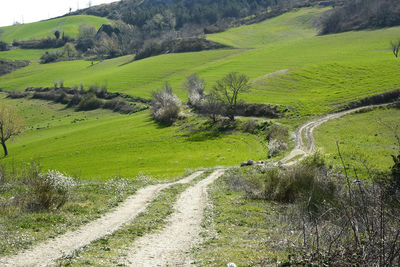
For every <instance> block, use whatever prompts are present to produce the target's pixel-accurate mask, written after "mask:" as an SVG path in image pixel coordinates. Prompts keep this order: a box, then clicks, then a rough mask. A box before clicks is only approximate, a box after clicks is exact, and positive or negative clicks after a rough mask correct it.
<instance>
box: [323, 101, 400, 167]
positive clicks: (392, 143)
mask: <svg viewBox="0 0 400 267" xmlns="http://www.w3.org/2000/svg"><path fill="white" fill-rule="evenodd" d="M380 122H383V123H385V124H387V125H390V126H392V127H395V126H396V125H397V126H399V125H400V110H399V109H377V110H374V111H370V112H366V113H360V114H352V115H347V116H345V117H343V118H340V119H336V120H333V121H330V122H327V123H326V124H323V125H322V126H320V127H319V128H317V130H316V133H315V139H316V144H317V146H318V147H319V148H320V149H321V151H322V152H323V153H326V154H328V155H329V158H330V159H331V160H332V161H334V162H335V163H339V159H338V156H337V155H338V153H337V147H336V141H338V142H339V144H340V147H341V151H342V153H344V156H345V160H346V162H352V163H356V164H357V161H358V160H360V159H361V160H366V161H367V162H368V164H369V165H370V167H372V169H374V168H377V169H379V170H385V171H386V170H388V169H389V167H391V166H392V165H393V161H392V158H391V155H392V154H395V153H396V151H395V149H396V139H395V137H394V135H393V133H392V132H391V131H390V130H389V129H388V128H387V127H385V126H384V125H382V124H381V123H380ZM398 130H399V129H398ZM398 134H399V133H398ZM335 159H336V160H335ZM357 165H359V164H357Z"/></svg>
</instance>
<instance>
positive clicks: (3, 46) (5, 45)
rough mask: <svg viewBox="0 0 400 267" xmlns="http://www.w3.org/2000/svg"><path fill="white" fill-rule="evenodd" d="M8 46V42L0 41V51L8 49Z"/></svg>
mask: <svg viewBox="0 0 400 267" xmlns="http://www.w3.org/2000/svg"><path fill="white" fill-rule="evenodd" d="M10 48H11V47H10V45H9V44H8V43H6V42H3V41H0V51H8V50H10Z"/></svg>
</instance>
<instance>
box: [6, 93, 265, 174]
mask: <svg viewBox="0 0 400 267" xmlns="http://www.w3.org/2000/svg"><path fill="white" fill-rule="evenodd" d="M2 101H4V102H7V103H9V104H12V105H15V106H17V108H18V109H19V110H20V112H21V114H23V115H24V117H25V119H26V124H27V130H26V131H25V132H24V133H23V134H22V135H20V136H18V137H17V138H16V139H14V140H13V142H11V143H10V144H9V152H10V155H9V157H7V158H6V159H5V160H3V161H4V162H5V163H7V164H14V165H16V166H18V165H19V164H20V163H24V162H29V161H31V160H39V161H40V163H41V164H42V166H43V167H44V168H45V169H48V168H50V169H57V170H60V171H65V172H66V173H69V174H75V175H78V176H81V177H83V178H98V179H108V178H110V177H112V176H115V175H120V176H123V177H134V176H136V175H137V174H138V173H140V172H142V173H145V174H151V175H154V176H159V177H164V178H165V177H176V176H179V175H182V174H184V172H185V170H186V169H191V168H193V169H194V168H199V167H210V166H215V165H236V164H238V163H239V162H241V161H244V160H248V159H250V158H252V159H262V158H265V156H266V151H265V147H264V145H263V144H262V143H261V142H260V140H258V138H257V137H255V136H251V135H248V134H240V133H231V134H226V135H220V136H219V135H218V134H217V135H215V134H213V133H210V132H190V131H180V130H179V128H177V127H162V126H159V125H158V124H156V123H154V121H153V120H152V119H151V118H150V116H149V113H148V112H147V111H146V112H141V113H137V114H135V115H119V114H115V113H111V112H107V111H102V110H98V111H91V112H75V111H73V110H71V109H64V106H63V105H58V104H51V103H46V102H44V101H35V100H29V101H27V100H24V99H22V100H21V99H19V100H8V99H3V100H2Z"/></svg>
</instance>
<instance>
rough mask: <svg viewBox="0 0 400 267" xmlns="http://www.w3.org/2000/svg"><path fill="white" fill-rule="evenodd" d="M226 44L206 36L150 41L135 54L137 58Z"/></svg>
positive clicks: (200, 49)
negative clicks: (159, 41)
mask: <svg viewBox="0 0 400 267" xmlns="http://www.w3.org/2000/svg"><path fill="white" fill-rule="evenodd" d="M224 47H226V46H225V45H222V44H219V43H216V42H213V41H209V40H207V39H205V38H181V39H173V40H167V41H164V42H162V43H161V44H159V43H153V42H150V43H149V44H148V45H146V46H145V47H144V48H143V49H141V50H140V51H139V52H138V53H137V54H136V56H135V59H136V60H139V59H143V58H147V57H152V56H156V55H161V54H168V53H184V52H196V51H203V50H211V49H219V48H224Z"/></svg>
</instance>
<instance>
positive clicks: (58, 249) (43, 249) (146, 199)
mask: <svg viewBox="0 0 400 267" xmlns="http://www.w3.org/2000/svg"><path fill="white" fill-rule="evenodd" d="M202 173H203V172H201V171H200V172H195V173H194V174H192V175H190V176H188V177H186V178H184V179H182V180H179V181H177V182H173V183H166V184H157V185H151V186H148V187H145V188H142V189H140V190H138V192H137V193H136V194H135V195H133V196H131V197H129V198H128V199H127V200H125V201H124V202H123V203H122V204H121V205H119V206H118V207H117V208H116V209H115V210H113V211H112V212H110V213H107V214H105V215H104V216H102V217H101V218H99V219H97V220H95V221H93V222H91V223H89V224H86V225H84V226H82V227H81V228H80V229H78V230H77V231H72V232H68V233H66V234H64V235H61V236H59V237H56V238H54V239H51V240H48V241H46V242H44V243H42V244H39V245H37V246H35V247H33V248H31V249H28V250H25V251H22V252H20V253H19V254H17V255H14V256H9V257H3V258H0V266H13V267H14V266H47V265H51V264H54V261H55V260H57V259H59V258H61V257H64V256H69V255H72V254H73V253H74V251H76V250H78V249H80V248H82V247H84V246H86V245H88V244H90V243H91V242H93V241H94V240H97V239H99V238H102V237H104V236H106V235H109V234H111V233H113V232H115V231H116V230H118V229H119V228H120V227H121V226H123V225H124V224H126V223H128V222H129V221H131V220H132V219H133V218H135V217H136V216H137V215H138V214H139V213H141V212H142V211H144V210H145V209H146V207H147V206H148V204H149V203H150V202H151V201H152V200H153V199H154V198H155V197H156V196H157V193H158V192H160V191H161V190H163V189H165V188H167V187H169V186H172V185H174V184H179V183H189V182H191V181H192V180H193V179H195V178H197V177H198V176H200V175H201V174H202Z"/></svg>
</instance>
